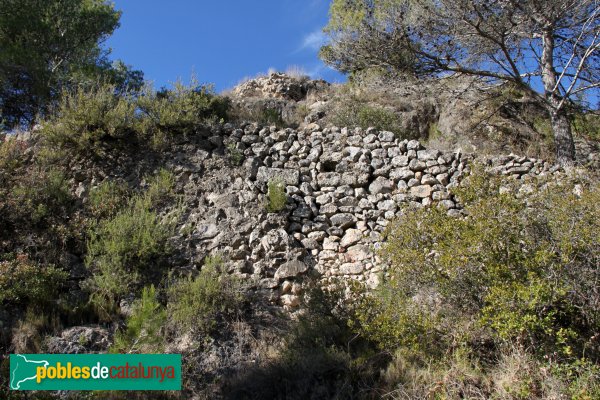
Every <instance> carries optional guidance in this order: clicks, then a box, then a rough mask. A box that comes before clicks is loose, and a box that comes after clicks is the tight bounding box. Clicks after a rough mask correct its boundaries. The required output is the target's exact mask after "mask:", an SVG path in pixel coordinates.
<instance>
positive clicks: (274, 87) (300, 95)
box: [231, 72, 329, 101]
mask: <svg viewBox="0 0 600 400" xmlns="http://www.w3.org/2000/svg"><path fill="white" fill-rule="evenodd" d="M327 87H329V83H327V82H325V81H323V80H310V79H309V78H308V77H307V76H302V77H294V76H290V75H288V74H284V73H280V72H271V73H269V74H268V75H266V76H262V77H258V78H255V79H250V80H248V81H246V82H244V83H241V84H240V85H238V86H236V87H235V88H234V89H233V91H232V93H231V94H232V95H233V96H234V97H237V98H248V97H260V98H273V99H282V100H293V101H301V100H304V99H305V98H306V96H307V94H308V93H309V92H310V91H323V90H324V89H326V88H327Z"/></svg>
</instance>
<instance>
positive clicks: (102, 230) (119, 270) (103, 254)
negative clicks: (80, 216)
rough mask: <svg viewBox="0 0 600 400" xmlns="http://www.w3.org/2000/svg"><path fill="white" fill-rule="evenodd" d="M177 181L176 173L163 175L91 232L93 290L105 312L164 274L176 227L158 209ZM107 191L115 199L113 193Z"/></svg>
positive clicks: (89, 255) (89, 256) (89, 251)
mask: <svg viewBox="0 0 600 400" xmlns="http://www.w3.org/2000/svg"><path fill="white" fill-rule="evenodd" d="M172 183H173V180H172V176H171V175H170V174H168V173H165V172H161V173H159V174H158V175H157V176H156V177H154V178H152V179H151V183H150V186H149V188H148V190H147V192H146V193H142V194H138V195H136V196H134V197H132V198H131V199H130V200H129V201H128V202H127V204H126V206H125V207H124V208H123V209H121V210H119V211H118V212H116V213H115V214H114V215H109V216H107V217H106V218H104V219H100V220H99V221H98V223H96V224H94V225H92V227H91V228H90V232H89V241H88V244H87V256H86V265H87V266H88V268H90V270H91V271H92V273H93V275H92V277H91V278H90V280H89V281H88V286H89V289H90V291H91V292H92V296H91V300H92V303H93V304H95V305H96V307H97V308H98V309H99V311H102V312H101V314H104V315H105V316H106V315H110V314H111V313H112V312H113V311H114V308H115V306H116V304H117V301H118V300H119V299H120V298H122V297H123V296H124V295H126V294H128V293H130V292H131V291H135V289H136V288H137V287H139V286H140V285H143V284H144V282H145V281H147V280H151V279H152V277H153V276H155V275H157V274H160V272H161V265H162V263H163V260H164V258H165V257H166V255H167V254H168V252H169V248H168V246H167V239H168V238H169V237H170V236H171V234H172V233H173V228H174V224H173V223H172V222H170V221H166V220H164V218H161V217H159V215H158V213H157V212H156V211H155V210H154V207H156V206H157V203H158V202H159V201H163V200H164V197H165V196H168V195H169V193H170V191H171V187H170V186H169V185H172ZM107 187H108V188H110V184H108V186H107ZM101 190H102V193H108V195H106V194H105V196H107V197H111V196H112V195H111V194H110V193H111V191H110V190H109V189H101Z"/></svg>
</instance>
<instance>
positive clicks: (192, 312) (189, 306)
mask: <svg viewBox="0 0 600 400" xmlns="http://www.w3.org/2000/svg"><path fill="white" fill-rule="evenodd" d="M240 289H241V286H240V282H239V281H238V280H237V279H236V278H235V277H233V276H230V275H228V274H227V273H226V272H225V271H223V260H222V259H221V258H220V257H219V256H209V257H207V259H206V260H205V262H204V266H203V267H202V270H201V271H200V273H199V274H198V276H196V277H191V276H188V277H184V278H181V279H180V280H178V281H176V282H175V283H173V285H172V286H171V287H169V289H168V292H167V297H168V314H169V321H170V323H169V326H171V327H173V328H174V329H175V330H176V331H178V332H180V333H185V332H188V331H193V332H195V333H200V334H209V333H212V332H213V330H214V329H215V328H216V327H217V324H218V323H219V321H223V318H225V319H231V318H232V317H233V316H234V315H236V314H238V313H239V311H240V306H241V303H242V295H241V291H240Z"/></svg>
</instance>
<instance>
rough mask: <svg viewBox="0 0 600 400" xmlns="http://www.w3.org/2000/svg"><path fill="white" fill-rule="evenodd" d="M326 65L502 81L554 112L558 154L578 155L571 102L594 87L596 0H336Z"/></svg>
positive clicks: (598, 25)
mask: <svg viewBox="0 0 600 400" xmlns="http://www.w3.org/2000/svg"><path fill="white" fill-rule="evenodd" d="M325 32H326V33H327V34H328V35H329V37H330V39H331V40H330V43H329V44H328V45H327V46H325V47H323V48H322V50H321V57H322V58H323V59H324V60H325V62H327V63H328V64H330V65H332V66H334V67H335V68H337V69H339V70H341V71H344V72H352V71H357V70H360V69H365V68H369V67H378V68H379V69H383V70H388V71H395V72H398V71H407V70H408V71H411V72H414V73H416V74H417V75H420V76H427V75H434V76H439V75H440V74H448V73H457V74H465V75H470V76H476V77H480V78H482V79H484V80H487V81H489V82H492V83H502V82H509V83H511V84H514V85H516V86H517V87H519V88H520V89H522V90H523V91H524V92H525V93H526V94H527V95H528V96H529V97H531V98H532V99H534V100H537V101H538V102H539V104H541V105H542V106H543V107H544V108H545V109H546V110H547V112H548V114H549V116H550V117H551V124H552V131H553V133H554V139H555V144H556V155H557V159H558V161H559V162H561V163H562V164H570V163H572V162H573V161H574V160H575V147H574V142H573V136H572V133H571V125H570V123H569V115H568V108H569V107H568V106H569V104H570V103H571V102H572V100H574V99H577V97H578V96H580V95H582V94H584V93H585V92H588V93H589V91H593V90H595V91H596V92H597V90H598V87H600V83H599V82H600V62H599V61H600V34H599V32H600V5H599V4H598V2H597V1H595V0H580V1H573V0H555V1H552V2H548V1H544V0H526V1H517V0H493V1H478V0H440V1H432V0H333V2H332V5H331V10H330V20H329V24H328V25H327V27H326V28H325Z"/></svg>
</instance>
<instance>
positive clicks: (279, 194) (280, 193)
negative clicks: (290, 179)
mask: <svg viewBox="0 0 600 400" xmlns="http://www.w3.org/2000/svg"><path fill="white" fill-rule="evenodd" d="M267 187H268V192H267V201H268V203H267V211H268V212H271V213H276V212H279V211H281V210H283V209H284V208H285V205H286V204H287V195H286V194H285V185H284V184H283V182H282V181H281V180H277V179H273V180H270V181H269V183H268V184H267Z"/></svg>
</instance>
